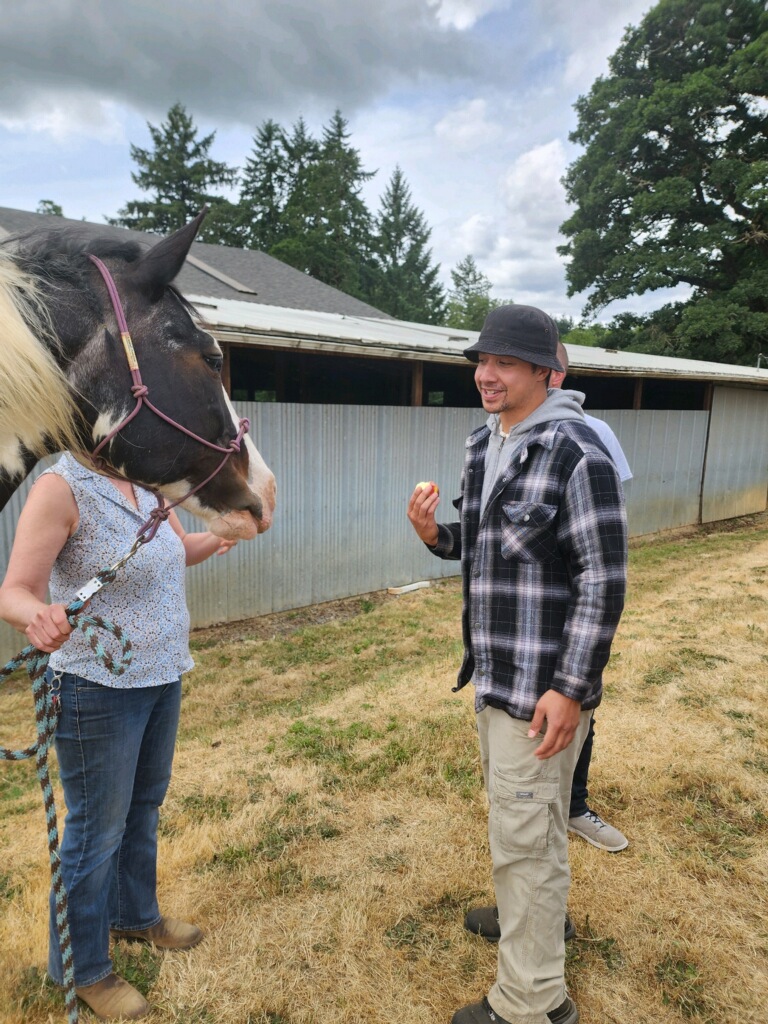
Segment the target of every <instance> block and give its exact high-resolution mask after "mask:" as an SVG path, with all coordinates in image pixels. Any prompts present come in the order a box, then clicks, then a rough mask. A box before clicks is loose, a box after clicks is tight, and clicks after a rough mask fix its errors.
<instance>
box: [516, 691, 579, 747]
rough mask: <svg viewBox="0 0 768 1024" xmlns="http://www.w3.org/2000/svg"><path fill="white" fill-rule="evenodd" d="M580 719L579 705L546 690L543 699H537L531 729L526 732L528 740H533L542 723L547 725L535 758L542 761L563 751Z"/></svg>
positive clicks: (574, 701) (559, 694)
mask: <svg viewBox="0 0 768 1024" xmlns="http://www.w3.org/2000/svg"><path fill="white" fill-rule="evenodd" d="M580 717H581V704H579V702H578V701H577V700H571V698H570V697H564V696H563V694H562V693H558V692H557V690H547V692H546V693H545V694H544V696H543V697H540V698H539V701H538V703H537V705H536V710H535V711H534V713H533V719H532V721H531V728H530V729H529V730H528V736H529V738H530V739H534V738H535V737H536V736H538V735H539V733H540V732H541V727H542V726H543V725H544V721H545V720H546V723H547V731H546V734H545V736H544V739H543V741H542V743H541V746H540V747H539V749H538V750H537V751H536V757H538V758H539V759H540V760H542V761H544V760H546V759H547V758H548V757H552V755H553V754H559V753H560V751H561V750H565V748H566V747H567V746H568V744H569V743H570V742H571V740H572V739H573V737H574V736H575V735H576V730H577V729H578V727H579V719H580Z"/></svg>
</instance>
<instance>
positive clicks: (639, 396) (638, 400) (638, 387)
mask: <svg viewBox="0 0 768 1024" xmlns="http://www.w3.org/2000/svg"><path fill="white" fill-rule="evenodd" d="M642 407H643V378H642V377H638V378H637V379H636V380H635V394H634V397H633V399H632V408H633V409H642Z"/></svg>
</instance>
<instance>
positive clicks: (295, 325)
mask: <svg viewBox="0 0 768 1024" xmlns="http://www.w3.org/2000/svg"><path fill="white" fill-rule="evenodd" d="M188 298H189V299H190V300H191V301H192V302H193V303H194V305H195V306H196V307H197V308H198V311H199V312H200V315H201V317H203V319H204V320H205V321H206V324H207V325H208V326H209V328H210V329H211V330H212V332H213V334H215V336H216V337H217V338H218V339H219V340H220V341H225V342H230V343H234V344H242V345H260V346H263V347H269V348H284V349H300V350H302V351H305V352H325V353H328V354H339V355H340V354H345V355H358V356H359V355H365V356H378V357H380V358H386V359H420V360H425V361H428V362H439V363H459V364H466V359H465V357H464V349H465V348H468V347H469V346H470V345H472V344H474V343H475V342H476V341H477V339H478V337H479V334H478V332H477V331H465V330H459V329H457V328H452V327H433V326H430V325H429V324H416V323H407V322H406V321H403V320H392V319H390V320H382V319H380V318H371V317H362V316H354V315H342V316H340V315H336V314H332V313H321V312H309V311H307V310H300V309H283V308H277V307H275V306H265V305H260V304H259V303H256V302H242V301H236V300H235V301H232V300H212V299H210V298H207V297H206V296H204V295H197V296H196V295H189V296H188ZM565 346H566V348H567V350H568V356H569V359H570V372H571V373H572V374H579V373H581V374H589V375H595V376H610V377H617V376H622V377H627V376H629V377H655V378H660V379H667V380H670V379H671V380H675V379H677V380H698V381H702V382H714V383H723V384H746V385H749V386H752V387H760V388H768V369H762V370H756V369H752V368H751V367H748V366H736V365H733V364H729V363H708V362H704V361H701V360H697V359H670V358H669V357H666V356H654V355H647V354H645V353H642V352H624V351H616V350H612V349H602V348H589V347H587V346H584V345H569V344H568V336H567V335H566V337H565Z"/></svg>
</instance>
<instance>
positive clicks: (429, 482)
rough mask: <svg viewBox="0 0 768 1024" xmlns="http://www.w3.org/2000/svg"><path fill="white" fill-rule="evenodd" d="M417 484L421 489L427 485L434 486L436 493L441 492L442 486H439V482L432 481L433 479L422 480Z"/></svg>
mask: <svg viewBox="0 0 768 1024" xmlns="http://www.w3.org/2000/svg"><path fill="white" fill-rule="evenodd" d="M416 486H417V488H418V489H419V490H420V491H423V490H424V488H425V487H433V488H434V491H435V494H439V493H440V488H439V487H438V486H437V484H434V483H432V481H431V480H421V481H420V482H419V483H417V484H416Z"/></svg>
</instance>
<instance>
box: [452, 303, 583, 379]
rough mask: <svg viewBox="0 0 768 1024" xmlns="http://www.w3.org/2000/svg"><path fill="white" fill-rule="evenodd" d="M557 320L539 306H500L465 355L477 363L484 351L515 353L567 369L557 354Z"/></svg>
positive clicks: (512, 354)
mask: <svg viewBox="0 0 768 1024" xmlns="http://www.w3.org/2000/svg"><path fill="white" fill-rule="evenodd" d="M558 340H559V334H558V330H557V324H556V323H555V321H554V320H553V319H552V317H551V316H547V314H546V313H544V312H543V311H542V310H540V309H537V308H536V306H518V305H516V304H513V305H509V306H498V307H497V308H496V309H492V310H491V312H490V313H489V314H488V316H487V317H486V318H485V323H484V324H483V329H482V331H480V337H479V338H478V339H477V341H476V342H475V344H474V345H470V346H469V348H465V349H464V355H465V356H466V357H467V359H469V360H470V361H471V362H473V363H476V362H477V361H478V359H479V358H480V353H481V352H489V353H490V354H491V355H494V356H514V357H515V358H516V359H523V360H525V362H527V363H533V364H534V366H546V367H548V368H549V369H550V370H560V371H561V372H562V371H563V370H564V367H563V366H562V364H561V363H560V360H559V359H558V358H557V342H558Z"/></svg>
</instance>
